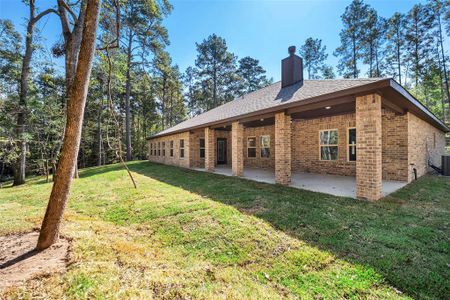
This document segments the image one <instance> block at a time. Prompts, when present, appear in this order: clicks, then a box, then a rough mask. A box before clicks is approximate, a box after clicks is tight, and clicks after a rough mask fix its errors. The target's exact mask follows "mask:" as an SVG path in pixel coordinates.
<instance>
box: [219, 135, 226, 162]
mask: <svg viewBox="0 0 450 300" xmlns="http://www.w3.org/2000/svg"><path fill="white" fill-rule="evenodd" d="M226 163H227V139H223V138H220V139H217V164H218V165H225V164H226Z"/></svg>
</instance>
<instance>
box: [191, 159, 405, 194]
mask: <svg viewBox="0 0 450 300" xmlns="http://www.w3.org/2000/svg"><path fill="white" fill-rule="evenodd" d="M195 170H197V171H205V169H202V168H196V169H195ZM214 173H215V174H221V175H225V176H232V172H231V168H230V167H228V166H218V167H216V168H215V170H214ZM243 178H246V179H249V180H254V181H259V182H265V183H272V184H274V183H275V174H274V171H273V170H270V169H257V168H245V169H244V176H243ZM406 184H407V182H403V181H388V180H383V187H382V193H383V196H386V195H389V194H391V193H393V192H395V191H396V190H398V189H401V188H402V187H404V186H405V185H406ZM290 186H291V187H294V188H299V189H304V190H308V191H313V192H320V193H325V194H330V195H334V196H342V197H351V198H356V179H355V177H351V176H339V175H328V174H316V173H305V172H293V173H292V181H291V184H290Z"/></svg>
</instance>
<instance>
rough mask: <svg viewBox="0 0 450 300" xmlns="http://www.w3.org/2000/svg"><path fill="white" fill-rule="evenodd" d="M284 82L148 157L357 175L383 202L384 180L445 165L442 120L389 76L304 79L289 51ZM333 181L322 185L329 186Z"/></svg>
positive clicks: (162, 141) (158, 140) (237, 170)
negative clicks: (432, 166)
mask: <svg viewBox="0 0 450 300" xmlns="http://www.w3.org/2000/svg"><path fill="white" fill-rule="evenodd" d="M289 53H290V55H289V57H287V58H285V59H283V60H282V64H281V65H282V66H281V69H282V80H281V82H277V83H274V84H272V85H270V86H267V87H265V88H262V89H260V90H257V91H255V92H252V93H250V94H247V95H244V96H242V97H239V98H237V99H235V100H233V101H231V102H228V103H226V104H223V105H221V106H219V107H217V108H214V109H212V110H210V111H207V112H205V113H203V114H200V115H198V116H195V117H193V118H191V119H189V120H186V121H184V122H182V123H180V124H178V125H176V126H174V127H171V128H169V129H166V130H164V131H162V132H160V133H158V134H156V135H154V136H152V137H150V138H149V139H148V145H149V159H150V160H151V161H154V162H160V163H164V164H171V165H177V166H181V167H186V168H204V169H205V170H206V171H209V172H214V170H215V168H218V167H221V166H228V167H230V168H231V171H232V175H234V176H243V174H244V170H245V169H246V168H260V169H264V170H271V172H273V173H272V174H274V179H275V180H274V181H275V182H276V183H279V184H283V185H289V184H290V182H291V177H292V174H293V173H295V172H307V173H318V174H334V175H341V176H352V177H353V178H354V182H355V183H354V185H355V191H356V193H355V194H356V197H357V198H361V199H368V200H377V199H379V198H381V197H382V185H383V181H384V180H394V181H402V182H405V183H406V182H410V181H412V180H413V179H414V171H416V172H417V176H422V175H424V174H425V173H427V172H428V171H429V166H428V164H429V162H431V163H433V164H434V165H436V166H440V164H441V155H442V154H444V151H445V150H444V149H445V133H446V132H448V131H449V129H448V128H447V127H446V126H445V124H444V123H443V122H442V121H440V120H439V119H438V118H437V117H436V116H434V115H433V114H432V113H431V112H430V111H429V110H427V109H426V108H425V107H424V106H423V105H422V104H421V103H420V102H418V101H417V100H416V99H415V98H414V97H413V96H411V95H410V94H409V93H408V92H407V91H406V90H405V89H404V88H403V87H402V86H400V85H399V84H398V83H397V82H395V81H394V80H393V79H390V78H370V79H336V80H334V79H333V80H303V63H302V59H301V58H300V57H298V56H296V55H295V47H290V48H289ZM326 184H327V182H325V181H324V182H323V185H326Z"/></svg>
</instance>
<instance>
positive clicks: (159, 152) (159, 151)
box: [158, 142, 161, 156]
mask: <svg viewBox="0 0 450 300" xmlns="http://www.w3.org/2000/svg"><path fill="white" fill-rule="evenodd" d="M158 156H161V142H158Z"/></svg>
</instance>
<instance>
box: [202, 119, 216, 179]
mask: <svg viewBox="0 0 450 300" xmlns="http://www.w3.org/2000/svg"><path fill="white" fill-rule="evenodd" d="M215 139H216V132H215V130H214V129H211V128H208V127H206V128H205V170H206V171H208V172H214V167H215V164H216V141H215Z"/></svg>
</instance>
